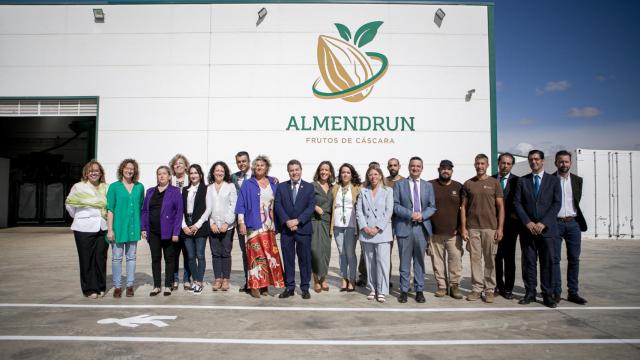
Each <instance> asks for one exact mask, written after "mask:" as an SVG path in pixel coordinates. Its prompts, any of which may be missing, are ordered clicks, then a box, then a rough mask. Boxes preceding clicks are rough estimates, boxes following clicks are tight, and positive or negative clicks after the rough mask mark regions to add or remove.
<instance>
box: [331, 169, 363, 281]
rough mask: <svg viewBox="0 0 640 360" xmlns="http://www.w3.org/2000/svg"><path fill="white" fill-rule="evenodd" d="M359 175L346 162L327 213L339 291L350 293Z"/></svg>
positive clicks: (353, 278)
mask: <svg viewBox="0 0 640 360" xmlns="http://www.w3.org/2000/svg"><path fill="white" fill-rule="evenodd" d="M361 185H362V182H361V181H360V175H359V174H358V172H357V171H356V169H355V168H354V167H353V165H351V164H349V163H344V164H342V165H341V166H340V168H339V169H338V181H337V182H336V184H335V185H334V186H333V188H332V189H331V194H332V197H333V212H332V213H331V235H332V236H333V238H334V239H335V242H336V246H337V247H338V254H339V256H340V257H339V259H338V260H339V264H340V274H341V276H342V283H341V285H340V291H347V292H352V291H354V290H355V286H356V275H357V270H358V258H357V257H356V242H357V241H356V240H357V235H358V227H357V225H356V201H357V200H358V195H359V194H360V187H361Z"/></svg>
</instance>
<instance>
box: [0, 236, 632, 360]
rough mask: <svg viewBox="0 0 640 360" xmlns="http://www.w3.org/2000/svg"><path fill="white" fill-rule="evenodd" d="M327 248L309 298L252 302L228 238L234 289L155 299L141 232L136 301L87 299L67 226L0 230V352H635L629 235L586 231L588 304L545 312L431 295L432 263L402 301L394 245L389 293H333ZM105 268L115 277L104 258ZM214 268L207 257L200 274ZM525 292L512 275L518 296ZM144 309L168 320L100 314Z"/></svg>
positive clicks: (488, 355) (12, 355) (589, 355)
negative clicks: (418, 297) (419, 289)
mask: <svg viewBox="0 0 640 360" xmlns="http://www.w3.org/2000/svg"><path fill="white" fill-rule="evenodd" d="M208 251H209V248H208V247H207V252H208ZM333 251H334V253H333V255H332V258H331V269H330V286H331V289H330V291H329V292H323V293H321V294H316V293H315V292H312V293H311V294H312V295H311V299H310V300H303V299H301V298H300V296H299V295H296V296H295V297H294V298H289V299H286V300H282V299H278V298H277V294H278V293H279V292H280V290H275V289H273V288H272V289H271V290H270V292H271V295H272V296H270V297H268V298H262V299H259V300H258V299H253V298H251V297H250V296H248V295H246V294H241V293H239V292H238V286H239V285H241V283H242V277H243V275H242V266H241V260H240V259H241V256H240V250H239V248H238V246H237V244H236V246H234V249H233V260H234V263H233V275H232V285H233V287H232V289H231V291H229V292H215V293H214V292H212V291H211V287H209V286H207V287H206V288H205V291H204V293H203V294H202V295H194V294H192V293H188V292H185V291H183V290H182V288H181V289H180V290H179V291H177V293H176V292H174V294H173V295H171V296H169V297H163V296H157V297H155V298H151V297H149V295H148V293H149V291H150V290H151V282H152V278H151V268H150V254H149V248H148V246H147V244H146V242H141V243H140V247H139V250H138V266H137V270H136V285H135V287H136V295H135V297H133V298H126V297H123V298H121V299H114V298H113V297H112V296H111V295H112V290H110V291H109V292H108V293H107V296H106V297H104V298H101V299H96V300H92V299H88V298H84V297H83V296H82V293H81V292H80V284H79V276H78V269H77V267H78V260H77V253H76V250H75V244H74V240H73V235H72V233H71V232H70V231H69V230H68V229H65V228H12V229H4V230H0V270H1V271H2V277H1V279H2V280H0V358H7V359H30V358H37V359H45V358H46V359H70V358H73V359H75V358H85V359H92V358H126V359H135V358H149V357H151V356H153V357H156V358H171V359H175V358H180V357H183V358H192V357H196V356H198V357H204V358H213V357H216V358H222V359H227V358H229V359H235V358H249V357H251V358H258V357H259V358H261V359H280V358H284V359H299V358H305V359H315V358H327V357H328V356H329V357H336V356H342V357H350V358H352V359H360V358H363V359H365V358H366V359H391V358H393V359H405V358H409V359H431V358H469V357H474V358H479V359H496V358H518V359H532V358H536V359H551V358H560V359H595V358H609V359H616V358H640V301H639V300H640V291H638V290H637V287H636V285H637V283H636V281H635V280H637V279H635V278H636V276H637V274H638V264H639V261H638V260H639V259H640V242H638V241H633V240H617V241H612V240H585V241H584V242H583V248H582V257H581V258H582V262H581V279H580V280H581V294H582V295H583V296H584V297H585V298H587V299H588V300H589V304H588V305H587V306H579V305H575V304H572V303H569V302H567V301H562V302H561V303H560V306H559V307H558V308H557V309H555V310H552V309H547V308H545V307H543V306H542V305H541V304H531V305H528V306H522V305H518V304H517V299H514V300H505V299H503V298H498V299H496V302H495V303H494V304H485V303H482V302H468V301H466V300H454V299H452V298H448V297H447V298H435V297H434V296H433V292H434V291H435V283H434V279H433V274H432V272H431V271H429V273H428V274H427V279H426V283H427V289H426V290H427V293H426V294H425V295H426V296H427V302H426V303H425V304H417V303H416V302H415V301H414V299H413V297H411V298H410V299H409V302H408V303H407V304H399V303H398V302H397V299H396V297H397V295H398V293H397V289H398V287H397V285H398V284H399V281H398V274H397V270H398V266H397V264H398V257H397V253H396V248H395V247H394V254H393V256H392V258H393V262H394V267H393V270H394V271H393V276H392V282H393V283H394V288H393V291H392V297H391V298H390V299H388V301H387V303H386V304H378V303H375V302H371V301H367V300H366V291H365V290H364V289H360V292H354V293H340V292H338V291H337V287H338V286H339V277H338V273H337V271H338V269H337V267H338V259H337V251H336V249H335V246H334V250H333ZM518 257H519V255H518ZM463 266H464V269H465V271H464V281H463V283H462V287H463V288H465V289H469V288H470V278H469V257H468V254H465V256H464V259H463ZM518 266H519V264H518ZM107 267H108V286H109V287H111V286H110V285H111V264H110V262H109V263H108V266H107ZM427 267H428V268H429V269H430V268H431V261H430V260H428V261H427ZM212 277H213V275H212V270H211V257H210V254H207V272H206V275H205V280H206V281H211V278H212ZM123 280H124V279H123ZM522 291H523V288H522V280H521V279H520V276H517V280H516V292H518V293H522ZM564 295H565V296H566V293H565V294H564ZM140 315H149V316H175V317H176V318H175V319H174V320H161V321H163V322H164V323H165V324H166V325H167V326H163V327H158V326H155V325H153V324H142V325H139V326H137V327H124V326H121V325H118V324H116V323H108V324H101V323H98V322H99V321H100V320H104V319H114V320H115V319H126V318H130V317H134V316H140ZM114 320H111V321H114ZM107 322H108V321H107Z"/></svg>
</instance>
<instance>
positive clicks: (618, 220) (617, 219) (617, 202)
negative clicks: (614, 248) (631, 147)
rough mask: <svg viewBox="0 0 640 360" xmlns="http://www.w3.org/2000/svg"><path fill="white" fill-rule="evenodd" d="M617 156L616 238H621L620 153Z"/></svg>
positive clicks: (616, 153)
mask: <svg viewBox="0 0 640 360" xmlns="http://www.w3.org/2000/svg"><path fill="white" fill-rule="evenodd" d="M615 155H616V238H618V239H619V238H620V172H619V171H618V152H617V151H616V152H615Z"/></svg>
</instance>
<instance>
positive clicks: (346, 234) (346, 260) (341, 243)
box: [333, 226, 358, 283]
mask: <svg viewBox="0 0 640 360" xmlns="http://www.w3.org/2000/svg"><path fill="white" fill-rule="evenodd" d="M333 237H334V238H335V240H336V246H337V247H338V254H340V257H339V260H340V261H339V262H340V274H341V275H342V278H343V279H348V280H349V281H353V282H354V283H355V281H356V270H357V267H358V258H357V257H356V229H355V228H352V227H337V226H336V227H334V228H333Z"/></svg>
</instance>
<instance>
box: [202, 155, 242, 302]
mask: <svg viewBox="0 0 640 360" xmlns="http://www.w3.org/2000/svg"><path fill="white" fill-rule="evenodd" d="M237 200H238V192H237V191H236V187H235V185H233V183H232V182H231V173H230V171H229V167H228V166H227V164H226V163H224V162H222V161H218V162H216V163H214V164H213V166H211V169H210V170H209V186H208V187H207V207H208V208H209V209H210V213H209V222H208V224H209V227H210V230H211V232H210V235H209V245H210V247H211V258H212V260H211V261H212V262H213V276H214V280H213V282H212V285H211V286H212V290H213V291H218V290H222V291H227V290H229V278H230V277H231V249H232V247H233V230H234V226H235V222H236V214H235V209H236V202H237Z"/></svg>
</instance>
